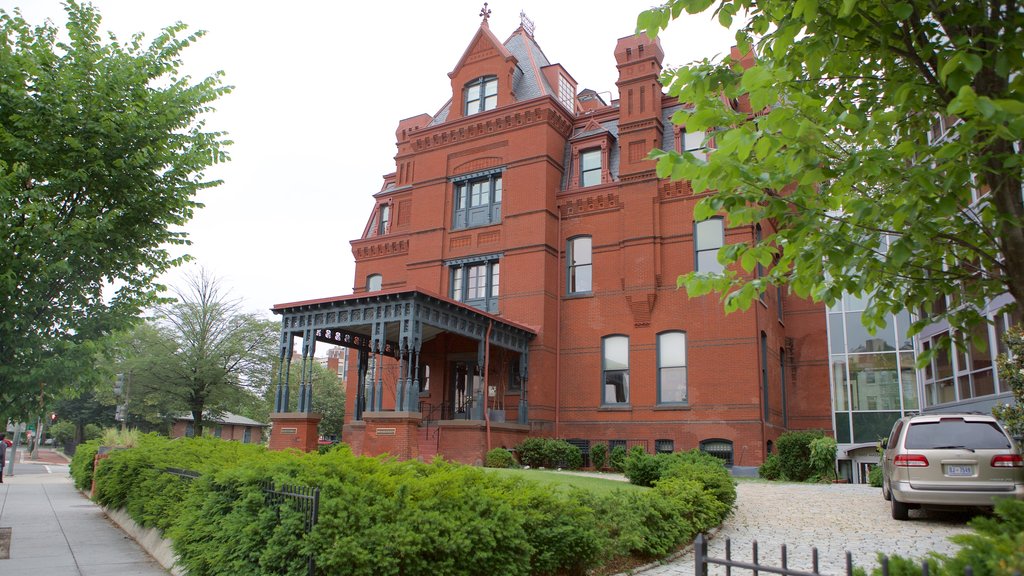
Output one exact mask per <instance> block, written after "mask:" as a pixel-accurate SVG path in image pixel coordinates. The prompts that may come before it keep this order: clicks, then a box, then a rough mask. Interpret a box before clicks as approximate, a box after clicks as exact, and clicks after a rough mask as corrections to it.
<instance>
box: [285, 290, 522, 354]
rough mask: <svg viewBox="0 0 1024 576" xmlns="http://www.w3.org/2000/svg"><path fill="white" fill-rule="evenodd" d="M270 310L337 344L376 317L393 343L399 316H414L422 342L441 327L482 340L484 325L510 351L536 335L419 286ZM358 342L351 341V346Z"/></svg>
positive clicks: (290, 326) (365, 332) (368, 327)
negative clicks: (328, 333) (329, 333)
mask: <svg viewBox="0 0 1024 576" xmlns="http://www.w3.org/2000/svg"><path fill="white" fill-rule="evenodd" d="M413 305H415V306H413ZM270 310H271V312H273V313H274V314H278V315H280V316H281V317H282V324H283V325H282V329H283V330H284V331H286V332H298V331H301V330H303V329H313V330H317V331H318V332H320V333H318V334H317V340H319V341H321V342H327V343H334V344H340V345H351V338H350V337H351V336H357V337H358V336H363V337H370V336H371V335H372V333H373V330H372V325H373V324H374V323H378V322H383V323H385V324H389V326H388V327H387V329H386V334H385V338H386V340H387V341H388V342H389V343H391V342H398V340H399V339H400V337H401V335H402V332H401V331H402V328H401V327H400V326H399V324H401V323H402V321H403V320H413V321H414V323H415V324H416V325H418V326H419V331H420V334H419V337H420V338H421V339H422V340H421V341H424V342H425V341H427V340H430V339H431V338H433V337H434V336H436V335H437V334H440V333H442V332H452V333H456V334H460V335H462V336H466V337H469V338H473V339H478V340H482V339H483V338H484V335H485V332H486V328H487V326H488V324H490V325H491V326H492V327H493V329H494V330H493V331H492V335H491V342H492V343H493V344H496V345H499V346H502V347H506V348H510V349H513V350H519V351H525V349H526V344H527V343H528V342H529V341H530V340H532V339H533V338H534V337H536V336H537V330H536V329H534V328H531V327H529V326H526V325H524V324H519V323H517V322H511V321H509V320H506V319H504V318H501V317H499V316H496V315H494V314H490V313H488V312H484V311H483V310H480V309H478V308H474V307H472V306H469V305H467V304H465V303H463V302H458V301H455V300H452V299H451V298H446V297H444V296H440V295H438V294H433V293H431V292H428V291H426V290H422V289H420V288H412V289H409V288H404V289H397V290H378V291H375V292H363V293H359V294H348V295H345V296H333V297H329V298H317V299H313V300H302V301H299V302H289V303H285V304H277V305H275V306H274V307H273V308H271V309H270ZM325 330H334V331H341V332H342V333H343V334H345V335H349V336H350V337H349V338H345V339H344V341H343V340H342V339H340V338H333V339H332V338H331V337H328V336H325V335H324V333H322V331H325ZM359 346H360V343H356V345H355V346H354V347H359Z"/></svg>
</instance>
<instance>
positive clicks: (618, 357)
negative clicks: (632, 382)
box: [601, 336, 629, 406]
mask: <svg viewBox="0 0 1024 576" xmlns="http://www.w3.org/2000/svg"><path fill="white" fill-rule="evenodd" d="M601 356H602V358H601V404H602V405H604V406H615V405H627V404H629V337H628V336H605V337H604V338H602V339H601Z"/></svg>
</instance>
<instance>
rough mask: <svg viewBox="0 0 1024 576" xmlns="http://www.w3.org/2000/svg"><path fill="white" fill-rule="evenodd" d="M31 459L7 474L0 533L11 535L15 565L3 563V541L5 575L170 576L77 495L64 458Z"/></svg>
mask: <svg viewBox="0 0 1024 576" xmlns="http://www.w3.org/2000/svg"><path fill="white" fill-rule="evenodd" d="M19 455H21V454H20V451H19ZM27 457H28V455H27V454H25V459H20V458H19V460H18V461H17V462H15V466H14V474H15V475H14V476H12V477H8V476H7V474H6V472H7V471H8V468H5V469H4V472H5V474H4V483H3V484H0V529H2V528H10V529H11V531H10V558H9V559H2V558H4V554H3V553H4V552H5V550H4V549H3V548H4V546H3V541H2V540H3V537H2V535H0V574H12V575H19V574H21V575H24V574H40V575H46V576H93V575H96V576H99V575H104V576H128V575H134V576H167V574H168V573H167V571H165V570H164V569H163V568H161V567H160V565H159V564H157V563H156V561H154V560H153V559H152V558H151V557H150V556H149V555H148V554H147V553H146V552H145V551H144V550H142V548H140V547H139V545H138V544H136V543H135V541H134V540H132V539H131V538H130V537H129V536H127V535H126V534H125V533H124V532H122V531H121V529H120V528H118V527H117V526H115V525H114V524H112V523H111V522H110V520H108V519H107V517H106V516H105V515H104V514H103V511H102V510H100V508H99V507H97V506H96V505H95V504H93V503H92V502H91V501H89V500H88V499H87V498H85V497H84V496H82V495H81V494H80V493H79V492H78V491H77V490H75V488H74V485H73V484H72V483H71V478H70V476H68V468H67V465H66V461H65V463H63V464H62V463H60V462H62V460H63V459H62V458H61V456H60V455H58V454H57V453H56V452H53V451H52V450H40V451H39V454H38V455H37V460H28V459H27Z"/></svg>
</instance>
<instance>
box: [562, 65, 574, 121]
mask: <svg viewBox="0 0 1024 576" xmlns="http://www.w3.org/2000/svg"><path fill="white" fill-rule="evenodd" d="M558 102H559V103H560V104H561V105H562V106H565V108H566V110H568V111H570V112H573V111H574V110H575V102H576V92H575V91H574V90H573V88H572V84H570V83H569V79H568V78H566V77H565V76H564V75H562V74H559V75H558Z"/></svg>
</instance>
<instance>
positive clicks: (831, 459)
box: [809, 436, 836, 482]
mask: <svg viewBox="0 0 1024 576" xmlns="http://www.w3.org/2000/svg"><path fill="white" fill-rule="evenodd" d="M809 446H810V448H811V457H810V466H811V470H812V471H813V474H812V475H811V478H813V479H816V480H817V481H819V482H831V481H833V480H835V478H836V439H835V438H832V437H829V436H822V437H821V438H815V439H814V440H811V442H810V445H809Z"/></svg>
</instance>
